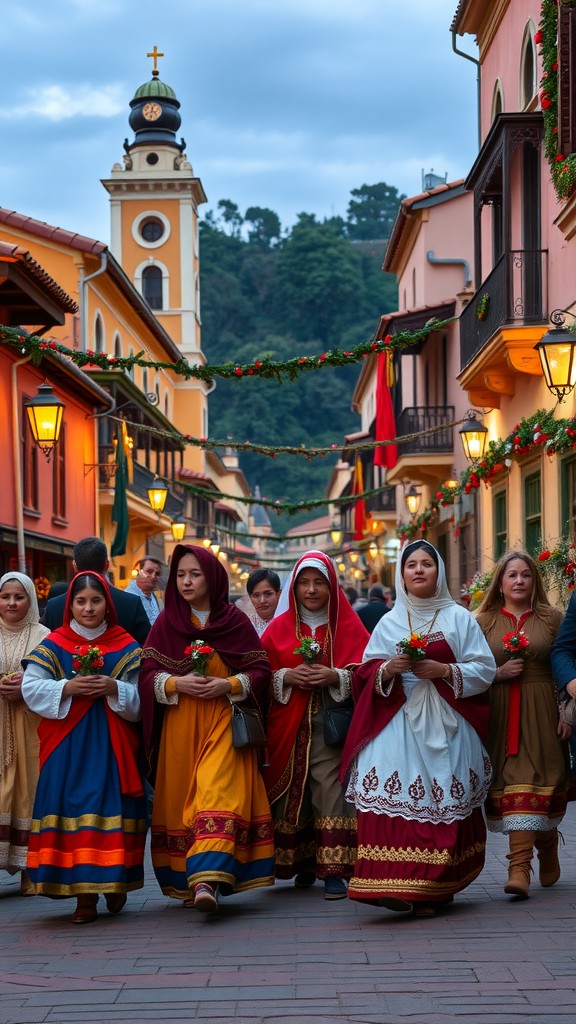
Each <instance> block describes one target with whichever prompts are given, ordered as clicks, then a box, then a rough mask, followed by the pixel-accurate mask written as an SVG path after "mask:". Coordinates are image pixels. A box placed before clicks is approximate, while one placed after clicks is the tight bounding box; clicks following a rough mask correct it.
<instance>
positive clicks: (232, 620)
mask: <svg viewBox="0 0 576 1024" xmlns="http://www.w3.org/2000/svg"><path fill="white" fill-rule="evenodd" d="M188 554H191V555H194V557H195V558H197V560H198V562H199V564H200V567H201V569H202V572H203V573H204V575H205V576H206V580H207V582H208V601H209V604H210V615H209V617H208V621H207V622H206V625H205V626H204V629H199V628H197V627H196V626H195V625H194V623H193V622H192V620H191V609H190V605H189V604H188V602H187V601H185V600H184V598H183V597H182V595H181V594H180V593H179V591H178V587H177V585H176V576H177V571H178V565H179V563H180V559H181V558H183V556H184V555H188ZM192 640H203V641H204V643H206V644H209V645H210V647H213V648H214V650H215V651H217V653H218V654H219V655H220V657H221V658H222V660H223V661H224V662H225V664H226V666H227V668H228V671H229V672H230V674H232V675H236V674H238V673H239V672H249V673H250V682H251V692H252V694H253V695H254V697H255V698H256V700H263V699H265V695H266V692H267V688H268V685H269V682H270V663H269V661H268V657H267V655H266V652H265V651H264V648H263V647H262V644H261V643H260V640H259V637H258V634H257V632H256V630H255V629H254V626H253V625H252V623H251V622H250V620H249V618H248V617H247V616H246V615H245V614H244V612H242V611H240V609H239V608H236V605H234V604H230V603H229V600H228V573H227V572H226V570H225V568H224V566H223V565H222V563H221V562H219V561H218V559H217V558H216V557H215V556H214V555H213V554H212V552H211V551H209V550H207V549H206V548H204V547H197V546H195V545H191V544H177V545H176V547H175V548H174V553H173V555H172V561H171V563H170V573H169V575H168V583H167V584H166V592H165V595H164V609H163V611H161V612H160V615H159V616H158V618H157V619H156V622H155V623H154V625H153V626H152V629H151V630H150V633H149V634H148V639H147V640H146V646H145V648H144V650H143V651H142V669H141V672H140V700H141V703H142V719H143V723H144V742H145V744H146V749H147V751H148V752H149V753H150V752H151V749H152V747H154V748H156V747H157V744H156V743H155V742H153V738H152V737H153V732H154V734H155V735H156V734H157V730H158V728H159V726H160V725H161V722H160V721H159V719H160V718H161V715H162V712H163V710H164V707H163V705H159V704H158V703H157V701H156V699H155V696H154V676H155V675H156V673H157V672H169V673H170V674H171V675H175V676H182V675H186V674H187V673H188V672H191V671H192V670H193V667H194V663H193V661H192V659H191V658H189V657H187V656H186V655H185V654H184V650H185V648H186V647H188V645H189V644H190V642H191V641H192Z"/></svg>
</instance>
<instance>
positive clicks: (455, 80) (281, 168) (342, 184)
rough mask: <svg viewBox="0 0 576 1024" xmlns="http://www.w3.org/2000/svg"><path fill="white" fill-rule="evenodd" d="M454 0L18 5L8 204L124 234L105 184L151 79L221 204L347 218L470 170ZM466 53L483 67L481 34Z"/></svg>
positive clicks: (4, 179) (9, 38)
mask: <svg viewBox="0 0 576 1024" xmlns="http://www.w3.org/2000/svg"><path fill="white" fill-rule="evenodd" d="M456 6H457V2H456V0H432V2H430V0H402V2H401V3H395V2H393V0H242V2H239V0H162V2H160V3H159V2H158V0H154V2H152V0H138V2H137V3H136V2H135V0H50V2H49V3H47V2H46V0H13V2H11V3H9V4H6V5H5V7H4V8H3V12H2V19H1V26H0V37H1V38H2V65H3V68H2V70H3V76H2V77H3V90H2V92H3V100H2V104H1V105H0V138H1V140H2V144H1V145H0V205H1V206H4V207H7V208H9V209H16V210H18V211H19V212H21V213H24V214H27V215H29V216H32V217H36V218H39V219H40V220H45V221H48V223H50V224H54V225H58V226H61V227H64V228H68V229H70V230H73V231H77V232H80V233H82V234H86V235H89V236H91V237H95V238H98V239H100V240H101V241H103V242H107V241H108V240H109V213H108V196H107V194H106V192H105V191H104V189H103V188H102V186H101V185H100V180H99V179H100V178H105V177H107V176H108V174H109V172H110V169H111V167H112V164H113V163H115V162H116V161H121V158H122V153H123V150H122V144H123V141H124V138H125V137H126V136H129V137H130V138H132V134H131V131H130V128H129V125H128V114H129V101H130V99H131V98H132V96H133V94H134V92H135V90H136V88H137V87H138V86H139V85H141V84H142V83H143V82H145V81H147V80H148V79H149V78H150V73H151V66H152V62H151V61H150V60H149V59H147V58H146V53H147V52H148V51H149V50H151V49H152V47H153V46H154V45H155V44H156V45H157V46H158V49H159V50H161V51H162V52H164V54H165V57H164V58H163V59H162V60H161V61H160V73H161V78H162V80H163V81H165V82H167V83H168V84H170V85H171V86H172V87H173V88H174V89H175V90H176V94H177V96H178V98H179V100H180V102H181V104H182V106H181V114H182V129H181V134H182V135H183V136H184V138H185V139H186V144H187V145H186V152H187V156H188V159H189V160H190V161H191V162H192V165H193V167H194V171H195V173H196V174H197V175H198V176H199V177H200V178H201V180H202V184H203V186H204V189H205V191H206V194H207V196H208V199H209V203H208V205H207V206H206V207H204V211H205V210H206V209H208V208H210V207H216V204H217V202H218V200H219V199H222V198H227V199H231V200H232V201H234V202H235V203H237V204H238V206H239V208H240V211H241V213H244V211H245V210H246V208H247V207H248V206H254V205H256V206H267V207H269V208H271V209H273V210H275V211H276V212H277V213H278V215H279V216H280V219H281V221H282V224H283V226H284V227H287V226H289V225H291V224H293V223H294V221H295V220H296V217H297V215H298V214H299V213H300V212H307V213H315V214H316V215H317V216H318V217H319V218H322V217H324V216H331V215H332V214H339V215H342V216H345V214H346V208H347V205H348V201H349V198H350V191H351V189H353V188H357V187H359V186H361V185H362V184H364V183H367V184H373V183H375V182H380V181H386V182H387V183H388V184H389V185H394V186H395V187H396V188H397V189H398V190H399V192H404V193H406V194H408V195H413V194H416V193H418V192H420V191H421V185H422V178H421V174H422V170H423V169H424V170H425V171H429V170H431V169H434V171H435V172H436V173H437V174H440V175H444V174H445V173H446V172H447V174H448V180H449V181H450V180H454V179H456V178H459V177H463V176H465V175H466V173H467V171H468V170H469V168H470V167H471V165H472V163H473V161H474V158H475V156H476V152H477V123H476V70H475V68H474V66H473V64H471V63H470V62H469V61H467V60H464V59H463V58H462V57H459V56H457V55H456V54H455V53H454V52H453V50H452V39H451V34H450V24H451V21H452V18H453V15H454V11H455V9H456ZM458 45H459V47H460V48H462V49H465V50H466V51H467V52H468V53H470V54H471V55H472V56H476V48H475V45H474V41H473V40H472V39H470V38H469V37H468V38H466V39H464V40H462V39H461V38H460V37H458Z"/></svg>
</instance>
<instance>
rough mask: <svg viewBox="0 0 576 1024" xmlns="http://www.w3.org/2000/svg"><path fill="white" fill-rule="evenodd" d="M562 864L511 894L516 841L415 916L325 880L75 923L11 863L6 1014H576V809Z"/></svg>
mask: <svg viewBox="0 0 576 1024" xmlns="http://www.w3.org/2000/svg"><path fill="white" fill-rule="evenodd" d="M563 832H564V835H565V838H566V846H565V847H564V848H563V850H562V865H563V878H562V880H561V882H560V883H559V884H558V885H557V886H556V887H555V888H554V889H552V890H548V891H546V890H542V889H540V888H539V886H538V884H537V883H536V884H535V885H533V895H532V897H531V899H530V900H528V901H526V902H519V903H515V902H514V901H513V900H511V899H509V898H508V897H506V896H504V894H503V892H502V881H503V878H504V874H505V868H504V864H505V861H504V855H505V852H506V841H505V840H504V839H503V838H501V837H491V839H490V853H489V857H488V863H487V867H486V869H485V871H484V873H483V875H482V877H481V878H480V880H479V881H478V882H477V883H476V884H475V885H473V886H471V887H470V888H469V889H468V890H467V891H466V892H465V893H464V894H463V895H462V896H460V897H459V898H458V899H457V901H456V903H455V905H454V906H453V908H452V909H450V910H449V911H448V912H447V913H446V914H445V915H444V916H442V917H438V918H435V919H434V920H431V921H418V920H412V919H409V918H404V917H402V916H399V915H392V914H391V913H389V912H387V911H379V910H376V909H374V908H370V907H366V908H363V907H359V906H355V905H353V904H352V903H349V902H348V901H341V902H337V903H332V904H330V903H327V902H325V901H324V900H323V898H322V888H321V886H319V885H317V886H316V887H315V888H314V889H312V890H309V891H307V892H296V891H294V890H293V889H292V888H291V887H289V886H288V885H286V884H284V883H282V884H280V885H278V886H277V887H276V888H274V889H269V890H264V891H261V892H258V893H256V894H254V895H247V896H241V897H236V898H234V899H232V900H228V901H226V902H225V903H224V906H223V909H222V911H221V913H220V915H219V917H218V919H208V920H205V919H203V918H202V917H201V916H200V915H199V914H197V913H194V911H187V910H184V909H183V908H182V907H181V906H180V905H179V904H177V903H176V902H174V901H168V900H166V899H164V897H163V896H162V895H161V894H160V893H159V892H158V890H157V888H156V884H155V881H154V878H153V876H152V871H151V868H149V870H148V876H147V877H148V881H147V884H146V888H145V889H144V890H143V891H142V892H140V893H136V894H135V895H133V896H131V897H130V899H129V905H128V910H127V912H124V913H123V914H122V915H121V916H120V917H118V918H109V917H107V916H106V915H105V913H103V914H102V916H101V918H99V919H98V921H97V922H96V923H95V924H93V925H86V926H83V927H82V926H77V925H76V926H74V925H72V924H70V923H69V921H68V917H69V915H70V912H71V908H72V902H71V901H66V902H64V903H62V904H58V903H55V902H52V901H50V900H46V899H41V898H34V899H27V900H25V899H21V898H20V897H19V896H18V895H17V889H18V887H17V885H16V882H15V881H12V880H11V879H9V878H8V876H7V875H6V874H5V873H2V874H1V875H0V879H1V882H0V922H1V925H2V928H1V932H0V943H1V947H2V957H1V965H0V996H1V998H0V1024H37V1022H38V1024H40V1022H46V1024H80V1022H92V1024H100V1022H104V1021H106V1022H107V1024H115V1022H118V1024H120V1022H124V1021H141V1022H145V1021H174V1022H177V1021H190V1020H193V1021H199V1022H214V1021H232V1020H234V1021H236V1022H238V1024H268V1022H270V1024H272V1022H273V1024H294V1022H296V1021H312V1022H313V1024H337V1022H339V1024H341V1022H343V1021H351V1022H355V1024H397V1022H401V1021H410V1024H424V1022H426V1024H435V1022H439V1024H440V1022H441V1024H451V1022H453V1021H458V1022H461V1021H463V1020H464V1019H465V1020H466V1021H467V1022H482V1024H509V1022H515V1021H518V1022H520V1021H528V1022H532V1024H540V1022H542V1024H556V1022H562V1024H568V1022H576V810H575V809H572V810H571V812H570V814H569V817H568V818H567V820H566V821H565V823H564V827H563Z"/></svg>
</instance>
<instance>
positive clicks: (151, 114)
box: [142, 103, 162, 121]
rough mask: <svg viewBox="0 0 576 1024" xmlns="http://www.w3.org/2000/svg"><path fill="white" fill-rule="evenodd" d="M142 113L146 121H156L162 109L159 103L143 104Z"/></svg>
mask: <svg viewBox="0 0 576 1024" xmlns="http://www.w3.org/2000/svg"><path fill="white" fill-rule="evenodd" d="M142 113H143V115H144V117H145V118H146V120H147V121H157V120H158V118H159V117H160V114H161V113H162V107H161V106H160V104H159V103H145V104H144V106H143V107H142Z"/></svg>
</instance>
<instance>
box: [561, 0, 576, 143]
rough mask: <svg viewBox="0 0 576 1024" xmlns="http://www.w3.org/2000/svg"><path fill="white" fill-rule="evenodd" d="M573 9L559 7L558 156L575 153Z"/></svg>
mask: <svg viewBox="0 0 576 1024" xmlns="http://www.w3.org/2000/svg"><path fill="white" fill-rule="evenodd" d="M575 75H576V8H574V7H572V6H568V4H558V152H559V153H561V154H562V156H564V157H567V156H569V155H570V153H574V152H575V151H576V88H575Z"/></svg>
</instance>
